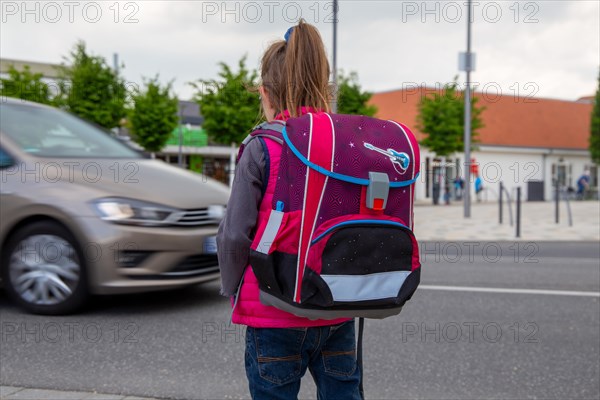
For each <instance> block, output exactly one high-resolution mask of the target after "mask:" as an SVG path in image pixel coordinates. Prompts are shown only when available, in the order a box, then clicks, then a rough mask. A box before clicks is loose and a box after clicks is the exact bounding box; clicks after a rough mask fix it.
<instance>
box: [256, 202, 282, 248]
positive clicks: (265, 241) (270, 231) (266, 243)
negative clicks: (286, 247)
mask: <svg viewBox="0 0 600 400" xmlns="http://www.w3.org/2000/svg"><path fill="white" fill-rule="evenodd" d="M282 220H283V211H279V210H271V214H269V221H268V222H267V226H266V227H265V230H264V231H263V234H262V237H261V238H260V242H258V246H257V247H256V251H258V252H259V253H263V254H269V250H271V246H272V245H273V241H274V240H275V236H276V235H277V232H279V227H280V226H281V221H282Z"/></svg>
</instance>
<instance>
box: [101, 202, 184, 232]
mask: <svg viewBox="0 0 600 400" xmlns="http://www.w3.org/2000/svg"><path fill="white" fill-rule="evenodd" d="M94 207H95V208H96V211H97V212H98V214H100V218H102V219H104V220H106V221H112V222H116V223H122V224H130V225H142V226H160V225H170V224H172V223H173V221H172V218H171V216H172V215H174V213H176V212H177V211H178V210H176V209H174V208H170V207H166V206H161V205H157V204H153V203H148V202H145V201H140V200H132V199H115V198H109V199H100V200H97V201H96V202H94Z"/></svg>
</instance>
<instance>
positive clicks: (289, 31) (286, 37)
mask: <svg viewBox="0 0 600 400" xmlns="http://www.w3.org/2000/svg"><path fill="white" fill-rule="evenodd" d="M293 31H294V27H293V26H292V27H290V29H288V30H287V32H286V33H285V35H283V38H284V39H285V42H286V43H287V42H289V40H290V35H291V34H292V32H293Z"/></svg>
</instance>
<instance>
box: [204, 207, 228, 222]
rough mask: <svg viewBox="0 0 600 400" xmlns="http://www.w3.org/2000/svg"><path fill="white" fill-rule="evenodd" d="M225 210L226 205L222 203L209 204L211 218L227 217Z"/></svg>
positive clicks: (216, 219) (208, 212)
mask: <svg viewBox="0 0 600 400" xmlns="http://www.w3.org/2000/svg"><path fill="white" fill-rule="evenodd" d="M225 210H226V209H225V206H221V205H213V206H208V209H207V214H208V217H209V218H210V219H213V220H215V221H221V220H222V219H223V218H225Z"/></svg>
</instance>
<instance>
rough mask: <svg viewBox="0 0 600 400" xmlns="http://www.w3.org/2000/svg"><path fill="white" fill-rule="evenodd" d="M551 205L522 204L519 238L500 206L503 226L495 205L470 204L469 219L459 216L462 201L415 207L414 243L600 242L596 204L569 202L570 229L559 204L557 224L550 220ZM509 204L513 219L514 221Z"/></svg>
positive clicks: (598, 204)
mask: <svg viewBox="0 0 600 400" xmlns="http://www.w3.org/2000/svg"><path fill="white" fill-rule="evenodd" d="M554 207H555V206H554V203H552V202H531V203H528V202H523V203H522V208H521V237H520V238H516V236H515V226H510V224H509V222H510V215H509V211H508V207H507V205H506V204H505V205H504V212H503V213H504V223H503V224H502V225H500V224H499V222H498V214H499V208H498V203H495V202H494V203H492V202H490V203H476V202H475V203H473V204H472V209H471V218H470V219H465V218H464V217H463V205H462V202H454V203H452V204H451V205H448V206H447V205H438V206H433V205H431V203H429V202H428V203H424V202H419V203H417V204H415V235H416V237H417V239H418V240H420V241H424V240H440V241H455V240H491V241H515V240H524V241H600V202H598V201H577V202H571V212H572V215H573V226H569V223H568V213H567V206H566V203H565V202H561V204H560V208H559V213H560V223H559V224H556V223H555V219H554ZM515 214H516V210H515V209H514V205H513V218H516V215H515Z"/></svg>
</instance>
